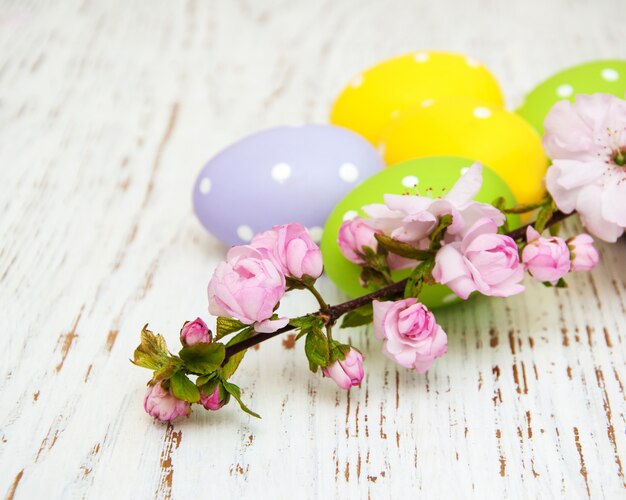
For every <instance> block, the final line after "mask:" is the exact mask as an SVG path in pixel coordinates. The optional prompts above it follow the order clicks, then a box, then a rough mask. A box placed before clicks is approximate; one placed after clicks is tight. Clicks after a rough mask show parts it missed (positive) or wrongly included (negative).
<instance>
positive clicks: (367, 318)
mask: <svg viewBox="0 0 626 500" xmlns="http://www.w3.org/2000/svg"><path fill="white" fill-rule="evenodd" d="M373 315H374V313H373V310H372V304H371V303H370V304H366V305H364V306H361V307H359V308H358V309H354V310H353V311H350V312H349V313H347V314H346V315H344V317H343V321H342V322H341V328H351V327H355V326H363V325H367V324H369V323H371V322H372V318H373Z"/></svg>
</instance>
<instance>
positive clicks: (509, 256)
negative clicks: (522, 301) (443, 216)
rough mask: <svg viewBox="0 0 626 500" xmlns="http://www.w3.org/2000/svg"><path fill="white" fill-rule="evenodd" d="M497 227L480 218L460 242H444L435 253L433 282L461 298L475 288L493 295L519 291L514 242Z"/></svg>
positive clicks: (519, 269) (519, 272)
mask: <svg viewBox="0 0 626 500" xmlns="http://www.w3.org/2000/svg"><path fill="white" fill-rule="evenodd" d="M497 229H498V228H497V225H496V223H495V222H493V221H492V220H490V219H480V220H478V221H477V222H476V223H475V224H473V225H472V226H471V227H470V228H469V229H468V230H467V232H466V233H465V235H464V236H463V239H462V240H461V241H455V242H452V243H449V244H447V245H444V246H443V247H442V248H441V249H440V250H439V251H438V252H437V255H436V256H435V267H434V268H433V273H432V274H433V278H434V279H435V281H436V282H437V283H442V284H444V285H447V286H448V287H449V288H450V289H451V290H452V291H453V292H454V293H455V294H457V295H458V296H459V297H461V298H462V299H467V298H468V297H469V295H470V294H471V293H472V292H473V291H476V290H477V291H478V292H480V293H482V294H483V295H492V296H496V297H509V296H511V295H515V294H517V293H520V292H522V291H523V290H524V287H523V286H522V285H521V284H520V281H522V279H523V278H524V268H523V266H521V265H520V261H519V254H518V250H517V245H516V244H515V241H514V240H513V239H512V238H510V237H509V236H506V235H503V234H497V232H496V231H497Z"/></svg>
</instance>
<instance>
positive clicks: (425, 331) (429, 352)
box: [373, 298, 448, 373]
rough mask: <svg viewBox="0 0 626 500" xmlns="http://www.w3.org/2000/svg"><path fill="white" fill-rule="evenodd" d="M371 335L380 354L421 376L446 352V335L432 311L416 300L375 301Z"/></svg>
mask: <svg viewBox="0 0 626 500" xmlns="http://www.w3.org/2000/svg"><path fill="white" fill-rule="evenodd" d="M373 306H374V334H375V335H376V337H377V338H379V339H380V340H383V341H384V345H383V354H385V355H386V356H387V357H388V358H390V359H392V360H393V361H395V362H396V363H398V364H399V365H401V366H404V367H405V368H412V369H415V371H417V372H418V373H424V372H425V371H426V370H428V369H429V368H430V366H431V365H432V364H433V362H434V361H435V359H437V358H440V357H441V356H443V355H444V354H445V353H446V352H447V351H448V336H447V335H446V332H444V331H443V328H441V327H440V326H439V325H438V324H437V322H436V320H435V316H434V315H433V313H432V312H430V311H429V310H428V309H427V308H426V306H425V305H424V304H422V303H420V302H418V301H417V299H415V298H408V299H403V300H397V301H395V302H391V301H390V302H379V301H374V303H373Z"/></svg>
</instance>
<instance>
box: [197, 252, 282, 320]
mask: <svg viewBox="0 0 626 500" xmlns="http://www.w3.org/2000/svg"><path fill="white" fill-rule="evenodd" d="M226 259H227V260H226V262H221V263H220V264H218V266H217V268H216V269H215V272H214V273H213V276H212V277H211V281H209V287H208V294H209V312H210V313H211V314H214V315H216V316H229V317H233V318H236V319H238V320H239V321H241V322H242V323H245V324H246V325H251V324H254V323H257V322H259V323H261V322H264V321H265V320H268V319H270V318H271V317H272V314H273V313H274V308H275V307H276V306H277V305H278V302H279V301H280V299H281V298H282V296H283V295H284V293H285V276H284V275H283V273H282V272H281V271H280V269H278V268H277V267H276V264H275V263H274V262H273V261H272V260H271V259H270V258H268V256H267V255H266V254H264V253H263V252H261V250H259V249H256V248H253V247H252V246H250V245H243V246H236V247H233V248H231V249H230V250H229V252H228V254H227V256H226Z"/></svg>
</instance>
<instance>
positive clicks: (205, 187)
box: [198, 177, 211, 194]
mask: <svg viewBox="0 0 626 500" xmlns="http://www.w3.org/2000/svg"><path fill="white" fill-rule="evenodd" d="M198 189H199V190H200V192H201V193H202V194H208V193H209V191H211V179H209V178H208V177H204V178H203V179H202V180H201V181H200V185H199V186H198Z"/></svg>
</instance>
